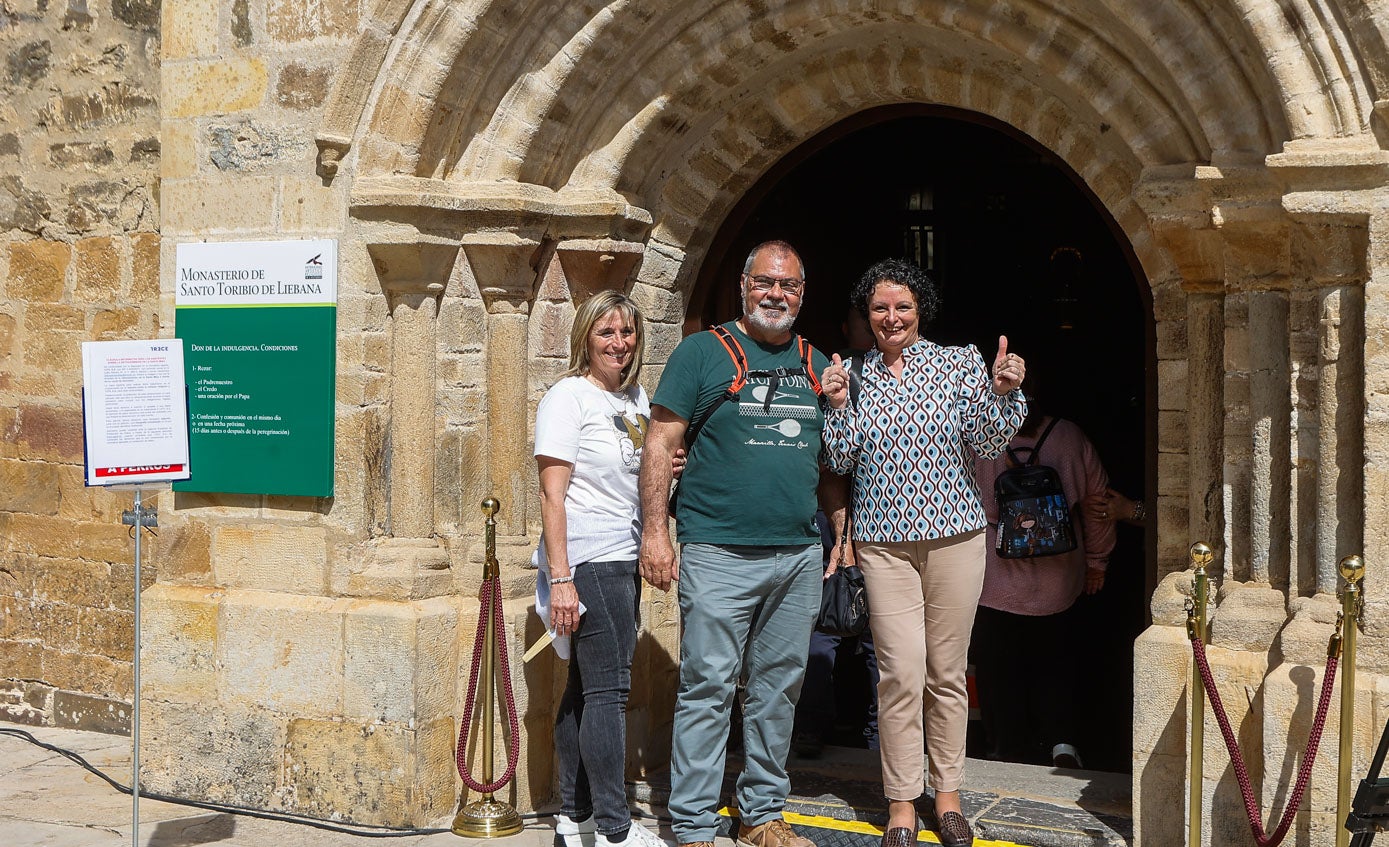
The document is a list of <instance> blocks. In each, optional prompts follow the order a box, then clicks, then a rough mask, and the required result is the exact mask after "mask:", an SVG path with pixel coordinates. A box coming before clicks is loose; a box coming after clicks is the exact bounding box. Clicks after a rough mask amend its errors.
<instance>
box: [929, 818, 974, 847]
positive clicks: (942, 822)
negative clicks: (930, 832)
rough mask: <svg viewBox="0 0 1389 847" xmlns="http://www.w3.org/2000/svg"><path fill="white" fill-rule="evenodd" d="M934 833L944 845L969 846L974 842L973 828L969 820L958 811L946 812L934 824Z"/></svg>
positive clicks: (953, 846)
mask: <svg viewBox="0 0 1389 847" xmlns="http://www.w3.org/2000/svg"><path fill="white" fill-rule="evenodd" d="M936 833H937V834H938V835H939V836H940V843H941V844H942V845H944V847H971V845H973V844H974V830H973V829H970V826H969V821H967V820H965V816H964V815H962V814H960V813H959V812H946V813H945V814H943V815H941V816H940V819H939V821H938V822H937V824H936Z"/></svg>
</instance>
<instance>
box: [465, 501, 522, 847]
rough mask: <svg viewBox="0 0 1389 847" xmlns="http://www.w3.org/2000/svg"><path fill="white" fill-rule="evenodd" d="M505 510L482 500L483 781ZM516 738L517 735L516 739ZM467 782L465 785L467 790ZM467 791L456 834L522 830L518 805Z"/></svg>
mask: <svg viewBox="0 0 1389 847" xmlns="http://www.w3.org/2000/svg"><path fill="white" fill-rule="evenodd" d="M500 510H501V503H499V502H498V501H497V499H496V498H495V497H488V498H487V499H486V500H483V501H482V513H483V514H484V515H486V516H487V530H486V536H485V537H486V546H487V560H486V563H485V564H484V565H483V571H482V585H483V589H482V596H483V609H482V615H483V617H484V618H485V619H486V621H487V623H486V635H485V636H484V639H483V640H484V643H483V645H482V692H481V696H482V782H483V783H484V784H491V782H492V723H493V721H492V701H493V700H494V699H495V698H496V687H495V685H494V684H493V676H494V663H495V661H496V655H497V629H496V625H495V623H496V622H495V621H494V620H493V617H494V615H493V603H492V602H489V598H492V597H494V595H493V593H492V592H494V591H500V590H501V585H500V583H501V578H500V577H501V568H500V566H499V565H498V564H497V521H496V514H497V512H498V511H500ZM471 731H472V727H470V726H466V725H465V726H464V727H463V729H462V732H461V736H462V740H460V741H459V759H460V761H462V758H463V754H464V750H465V748H466V747H467V743H466V742H467V738H468V736H469V734H470V733H471ZM514 741H515V739H513V743H514ZM467 790H468V789H467V786H466V785H465V786H464V788H463V792H466V791H467ZM463 796H464V795H463V793H461V792H460V794H459V796H458V802H459V805H460V808H459V810H458V814H457V815H455V816H454V818H453V834H454V835H461V836H464V837H465V838H499V837H501V836H504V835H514V834H516V833H518V832H520V831H521V816H520V815H518V814H517V813H516V809H515V808H513V807H512V806H511V804H510V803H507V802H505V801H502V800H497V799H495V798H494V797H493V796H492V792H491V791H487V792H485V793H483V795H482V797H481V799H479V800H476V801H474V802H472V803H469V804H468V805H466V806H463V805H462V803H463Z"/></svg>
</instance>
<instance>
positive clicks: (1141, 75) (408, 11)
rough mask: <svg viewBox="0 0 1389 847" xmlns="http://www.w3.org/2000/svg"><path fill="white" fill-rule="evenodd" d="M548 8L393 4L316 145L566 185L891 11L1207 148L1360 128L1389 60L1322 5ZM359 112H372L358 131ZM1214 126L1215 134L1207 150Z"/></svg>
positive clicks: (380, 159) (896, 24) (369, 31)
mask: <svg viewBox="0 0 1389 847" xmlns="http://www.w3.org/2000/svg"><path fill="white" fill-rule="evenodd" d="M541 5H542V4H540V3H539V2H534V3H531V4H529V5H527V6H525V7H524V8H519V9H518V8H517V7H516V6H515V4H505V3H496V2H483V1H482V0H479V2H474V3H462V4H454V3H440V2H425V0H420V2H417V3H415V4H413V5H407V4H406V3H405V2H404V0H387V2H383V3H382V4H381V5H380V7H379V10H378V11H379V12H380V14H379V15H373V16H369V17H368V18H367V19H368V20H369V21H372V23H371V24H370V25H369V26H368V28H366V29H364V30H363V32H362V34H361V35H360V36H359V39H358V43H357V45H356V46H355V48H354V59H353V62H352V64H351V66H350V68H349V73H347V74H344V75H343V76H342V77H340V79H339V81H338V83H337V86H336V87H335V89H334V91H333V93H332V95H331V97H330V101H329V108H328V111H327V115H326V116H325V121H324V124H323V128H322V130H321V132H320V134H319V142H320V147H323V148H325V149H331V150H332V153H331V154H330V155H333V156H340V155H341V153H342V152H343V151H345V150H346V149H347V147H348V146H349V145H358V146H364V147H365V148H366V150H367V152H366V154H365V155H364V156H363V157H362V161H361V162H360V165H361V169H360V171H359V172H360V173H363V174H367V173H375V174H380V173H397V174H406V173H409V174H414V175H418V176H424V177H430V178H447V179H476V178H484V179H494V178H502V179H519V180H521V181H523V182H534V183H536V184H541V185H545V186H547V187H549V188H551V189H552V190H557V189H559V188H560V187H561V186H562V185H564V184H565V183H566V182H569V183H572V182H573V180H572V179H571V178H570V173H571V171H572V169H573V168H574V167H577V163H578V162H579V161H580V160H581V159H583V158H584V157H585V156H587V155H588V154H589V153H591V152H592V151H593V150H595V149H599V148H601V147H602V146H603V145H604V144H605V143H607V142H608V141H610V140H611V139H612V138H614V137H616V135H617V134H618V133H617V132H616V131H615V129H614V128H615V127H619V126H625V125H626V124H627V123H628V122H632V121H639V120H640V118H641V116H643V115H648V116H655V115H658V114H661V113H662V112H663V109H662V108H661V107H666V106H670V105H671V104H672V103H674V104H676V105H678V106H686V105H694V106H695V107H696V108H699V104H701V103H703V102H704V101H706V100H707V106H706V107H703V108H704V111H706V112H707V111H710V110H716V109H718V108H721V107H722V106H723V105H725V101H724V98H723V97H720V96H719V95H720V93H723V94H725V95H727V94H728V93H729V92H732V93H734V94H736V93H737V92H738V91H739V90H740V87H742V86H746V85H748V84H749V82H750V81H751V80H754V79H755V78H756V77H757V74H758V72H759V63H760V62H765V61H767V60H768V59H769V58H775V60H777V61H788V60H789V61H792V62H794V61H795V60H796V58H797V56H808V55H810V54H811V53H813V52H815V51H816V50H817V49H821V47H819V46H817V44H816V42H817V40H820V39H821V38H824V37H830V35H829V34H830V33H844V32H853V31H856V30H857V31H859V32H861V33H862V34H865V35H871V34H872V27H873V26H875V25H877V24H885V25H890V26H891V27H893V28H895V29H899V30H903V31H904V33H905V35H904V37H908V36H909V37H911V38H916V39H917V41H918V42H920V41H923V40H925V41H928V42H929V39H930V37H931V35H932V34H933V33H934V34H935V35H937V36H939V37H941V38H942V39H943V40H949V39H946V38H945V37H946V36H949V37H951V38H954V39H957V40H963V41H966V42H970V43H971V44H972V45H973V46H979V47H982V48H984V49H986V50H987V51H992V52H993V53H994V54H995V56H996V58H997V60H998V61H999V62H1000V63H1001V65H1002V67H1005V68H1008V67H1011V69H1012V70H1014V71H1016V72H1017V73H1019V74H1023V75H1025V74H1026V73H1027V72H1028V71H1029V70H1034V71H1037V72H1040V73H1041V75H1043V76H1047V77H1051V78H1055V79H1056V80H1059V81H1060V82H1061V85H1062V87H1064V88H1068V89H1070V90H1072V91H1075V92H1076V93H1077V94H1078V95H1079V96H1081V97H1082V98H1084V99H1088V100H1090V101H1091V102H1092V104H1093V106H1094V107H1095V108H1096V110H1097V111H1100V112H1105V111H1106V110H1107V109H1108V108H1109V107H1111V106H1114V105H1115V104H1122V102H1123V101H1124V100H1125V99H1126V98H1134V99H1135V100H1136V102H1142V103H1144V104H1145V109H1144V111H1145V112H1146V114H1145V115H1144V117H1146V119H1147V120H1148V121H1150V122H1151V121H1154V120H1157V121H1165V120H1175V121H1176V122H1177V124H1178V125H1179V126H1181V127H1182V128H1183V131H1184V133H1185V134H1186V135H1188V136H1190V138H1191V143H1194V144H1195V145H1196V147H1197V149H1198V151H1200V152H1202V153H1205V152H1207V150H1209V154H1210V155H1216V156H1218V155H1220V154H1221V153H1222V151H1223V150H1227V149H1228V150H1231V151H1234V152H1237V153H1242V154H1244V155H1249V154H1266V153H1270V152H1275V151H1276V149H1277V145H1278V144H1280V143H1281V142H1283V141H1287V140H1289V139H1297V138H1306V137H1318V136H1319V137H1332V136H1346V135H1354V134H1357V133H1359V132H1362V131H1364V129H1365V128H1366V127H1368V124H1369V116H1370V112H1371V108H1372V103H1373V102H1374V97H1375V95H1374V90H1373V84H1372V83H1373V81H1374V80H1378V79H1380V78H1382V77H1383V76H1384V75H1385V74H1384V71H1383V69H1382V68H1380V67H1379V66H1378V65H1377V64H1371V62H1372V61H1374V60H1371V59H1366V58H1364V55H1365V54H1364V53H1362V52H1358V51H1357V50H1356V49H1355V48H1354V41H1353V38H1352V33H1364V32H1369V33H1370V34H1378V30H1377V29H1376V28H1374V26H1373V23H1372V21H1368V20H1362V19H1350V20H1342V18H1340V17H1337V16H1334V15H1328V14H1325V13H1324V11H1321V10H1320V5H1319V4H1316V5H1315V6H1314V4H1310V3H1295V4H1283V5H1284V6H1287V9H1286V10H1283V11H1280V9H1279V6H1278V5H1275V4H1266V3H1265V4H1260V3H1255V2H1253V0H1230V2H1227V3H1223V4H1219V5H1216V6H1214V7H1212V6H1211V4H1208V3H1200V2H1195V0H1188V2H1179V3H1163V4H1148V3H1141V2H1136V1H1135V2H1127V3H1122V4H1119V6H1120V7H1119V8H1114V9H1106V8H1102V7H1089V6H1087V7H1085V8H1084V9H1083V10H1071V9H1069V8H1068V7H1070V6H1072V5H1073V4H1060V3H1052V2H1044V0H1035V1H1034V2H1020V3H1015V4H1009V5H1008V6H1007V7H1006V8H1005V7H1002V6H999V5H998V4H991V3H983V2H969V3H965V4H959V5H953V6H949V7H942V6H937V5H934V4H930V5H928V6H925V7H918V4H915V3H907V2H902V3H898V4H870V3H866V2H857V3H843V4H837V5H835V6H832V7H831V8H829V9H825V8H823V4H817V3H810V2H804V3H792V4H787V5H785V6H779V7H777V8H776V9H775V10H766V9H765V8H764V7H758V9H753V8H751V7H745V6H744V5H743V4H739V3H732V2H728V3H710V4H683V3H673V2H672V3H665V4H652V3H634V2H627V3H614V4H611V5H610V6H608V7H606V8H602V9H599V8H596V7H595V8H592V9H590V8H589V7H588V5H587V4H562V5H561V7H560V8H558V9H542V8H541ZM537 24H539V25H537ZM835 37H842V36H835ZM744 38H746V39H755V40H758V41H761V42H763V43H765V44H768V45H771V46H769V47H768V48H767V51H766V52H765V55H764V56H761V57H759V56H757V55H752V54H750V53H748V52H747V51H743V52H742V53H739V52H738V51H736V50H734V49H732V48H734V47H735V46H736V45H738V44H744V43H745V42H744V41H742V40H741V39H744ZM746 43H750V42H746ZM1101 45H1114V47H1113V48H1110V47H1104V46H1101ZM759 49H760V48H759ZM391 50H394V53H393V54H392V55H390V57H389V60H387V58H386V57H387V54H388V53H389V52H391ZM1371 55H1372V56H1373V55H1374V54H1371ZM1380 64H1382V60H1381V61H1380ZM695 68H703V69H706V70H707V73H705V74H695V73H694V72H693V71H694V69H695ZM373 71H379V73H373ZM692 79H694V80H695V81H694V82H691V81H690V80H692ZM1308 80H1316V84H1314V85H1309V84H1308V82H1307V81H1308ZM1128 88H1133V89H1134V91H1138V92H1140V94H1139V95H1137V96H1136V98H1135V94H1134V91H1129V90H1127V89H1128ZM676 92H683V97H684V99H683V100H682V98H681V97H679V96H676ZM373 101H374V102H373ZM677 101H679V102H677ZM686 101H688V103H687V102H686ZM1152 105H1156V106H1157V108H1156V109H1147V108H1146V106H1152ZM363 114H369V115H370V117H369V118H368V119H367V121H366V124H365V126H363V127H362V128H361V130H360V131H359V130H358V126H359V125H360V123H361V122H360V120H359V119H360V117H361V116H362V115H363ZM1162 116H1165V117H1162ZM674 117H675V115H674V113H672V114H669V115H665V119H666V120H667V121H670V122H673V123H674V124H675V125H676V126H679V125H682V124H688V123H690V121H688V120H675V121H671V119H672V118H674ZM358 132H360V133H361V134H362V135H363V136H364V137H363V138H362V139H354V137H353V136H354V135H355V134H357V133H358ZM1211 139H1215V143H1216V145H1219V146H1216V147H1209V146H1208V145H1209V144H1210V140H1211ZM1135 141H1138V137H1137V136H1136V137H1135ZM363 142H366V143H365V144H363ZM1146 143H1149V140H1148V139H1143V141H1142V144H1146ZM1198 158H1200V157H1198Z"/></svg>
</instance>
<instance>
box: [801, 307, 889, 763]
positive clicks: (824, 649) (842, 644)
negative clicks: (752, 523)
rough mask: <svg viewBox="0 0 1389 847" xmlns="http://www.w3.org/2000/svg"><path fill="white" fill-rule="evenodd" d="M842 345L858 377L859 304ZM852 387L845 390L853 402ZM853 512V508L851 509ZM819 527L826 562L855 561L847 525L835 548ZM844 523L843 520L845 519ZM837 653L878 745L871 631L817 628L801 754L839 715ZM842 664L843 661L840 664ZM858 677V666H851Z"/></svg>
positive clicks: (807, 753)
mask: <svg viewBox="0 0 1389 847" xmlns="http://www.w3.org/2000/svg"><path fill="white" fill-rule="evenodd" d="M840 330H841V331H842V332H843V333H844V340H845V342H846V344H847V346H846V347H845V348H844V349H843V350H840V351H839V355H840V357H841V359H842V360H844V361H845V362H852V365H851V366H850V374H849V376H850V379H851V380H857V379H860V378H861V376H862V362H863V354H864V353H867V352H868V351H869V350H871V349H873V330H872V329H870V328H869V326H868V319H867V318H866V317H864V315H863V314H862V313H861V312H859V310H858V309H855V308H852V307H850V309H849V311H848V312H847V313H846V314H845V316H844V322H843V323H842V324H841V325H840ZM856 393H857V392H856V391H854V390H851V391H850V401H851V402H852V400H853V398H854V395H855V394H856ZM850 511H852V509H851V510H850ZM815 520H816V523H817V524H818V525H819V526H820V541H821V543H822V544H823V545H824V546H825V551H826V558H825V565H826V567H828V566H829V555H828V554H829V551H830V550H831V549H839V550H842V552H843V564H845V565H852V564H854V553H853V540H852V536H853V533H852V532H851V531H849V530H847V529H846V531H845V533H844V536H845V537H844V540H843V543H842V544H841V545H838V547H836V543H837V539H836V538H835V536H834V531H833V529H832V528H831V527H830V525H829V520H828V519H827V518H826V517H825V515H824V513H823V512H820V513H817V514H816V516H815ZM846 525H847V521H846ZM841 654H848V655H850V656H852V659H853V661H854V662H856V663H857V662H862V663H863V670H864V671H865V673H864V676H865V677H866V678H867V685H868V689H869V690H868V692H867V700H868V702H867V708H866V709H865V712H864V722H863V742H864V745H865V746H867V748H868V749H869V750H877V749H878V692H877V689H878V654H877V652H876V651H875V650H874V648H873V633H872V631H871V630H870V631H866V632H864V633H863V634H862V635H853V636H842V635H830V634H829V633H826V632H820V631H819V630H816V631H815V632H813V633H811V636H810V655H809V657H808V658H807V660H806V668H805V683H804V685H803V686H802V687H801V699H800V702H799V703H797V704H796V731H795V736H794V738H793V740H792V745H791V746H792V750H793V751H794V752H795V753H796V755H798V756H800V757H801V758H803V759H814V758H818V757H819V756H820V755H821V753H822V752H823V751H824V746H825V739H826V736H827V735H829V733H830V730H831V729H832V727H833V725H834V722H835V719H836V717H837V714H838V708H837V703H838V699H839V698H838V697H837V691H836V689H837V687H838V686H837V685H836V682H837V680H836V678H835V671H836V666H837V665H839V663H840V662H841V661H842V660H841V658H840V656H841ZM840 667H842V666H840ZM849 670H850V671H852V672H854V673H853V677H854V678H857V676H858V674H857V670H858V668H857V667H855V666H850V668H849Z"/></svg>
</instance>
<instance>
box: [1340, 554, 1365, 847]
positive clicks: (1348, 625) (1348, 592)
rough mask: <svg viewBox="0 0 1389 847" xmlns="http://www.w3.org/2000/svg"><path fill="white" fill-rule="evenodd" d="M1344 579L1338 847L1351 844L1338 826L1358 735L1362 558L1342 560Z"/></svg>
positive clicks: (1347, 796) (1347, 810)
mask: <svg viewBox="0 0 1389 847" xmlns="http://www.w3.org/2000/svg"><path fill="white" fill-rule="evenodd" d="M1340 567H1341V577H1342V578H1343V579H1345V581H1346V587H1345V589H1344V590H1343V591H1342V592H1341V612H1340V615H1339V617H1340V618H1341V620H1340V631H1341V655H1342V656H1343V658H1342V659H1341V738H1340V743H1341V746H1340V751H1339V755H1340V760H1339V762H1338V767H1337V773H1336V821H1337V824H1338V826H1337V827H1336V847H1347V845H1349V844H1350V830H1348V829H1346V828H1345V827H1344V826H1340V825H1339V824H1341V823H1343V822H1344V821H1345V820H1346V817H1347V816H1348V815H1349V814H1350V801H1351V796H1350V769H1351V765H1352V764H1353V763H1354V762H1353V759H1354V753H1353V752H1352V749H1351V748H1352V747H1353V746H1354V744H1353V741H1354V735H1355V649H1356V647H1355V642H1356V639H1355V634H1356V631H1357V629H1358V627H1359V621H1360V604H1361V602H1362V595H1361V593H1360V580H1362V579H1364V577H1365V561H1364V560H1363V559H1361V558H1360V557H1359V556H1346V557H1345V558H1344V559H1342V560H1341V563H1340Z"/></svg>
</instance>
